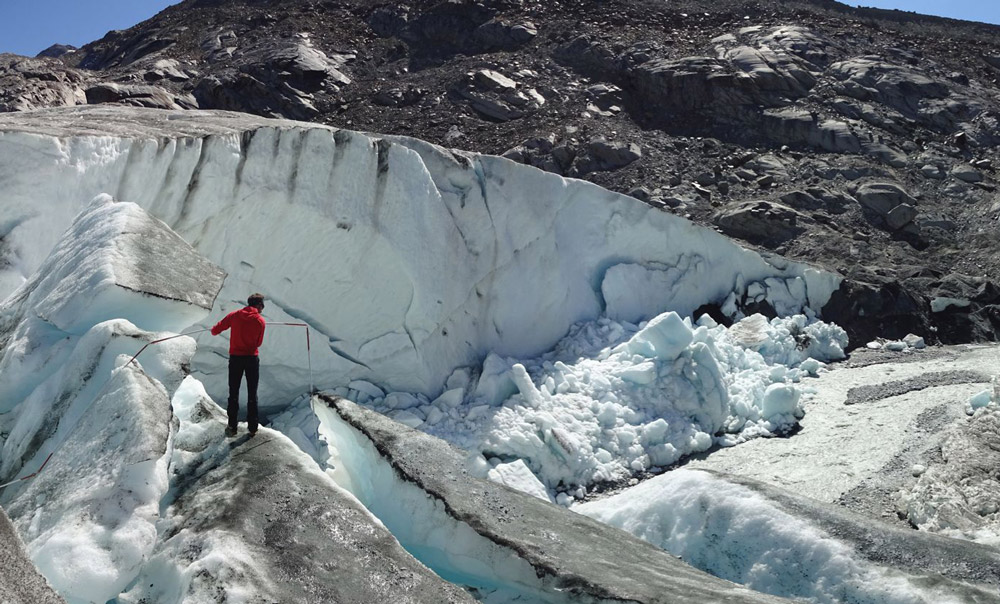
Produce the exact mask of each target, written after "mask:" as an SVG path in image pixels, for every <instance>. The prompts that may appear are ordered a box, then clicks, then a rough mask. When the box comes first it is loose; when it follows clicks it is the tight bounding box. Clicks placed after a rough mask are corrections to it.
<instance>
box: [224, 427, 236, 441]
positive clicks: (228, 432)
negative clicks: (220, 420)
mask: <svg viewBox="0 0 1000 604" xmlns="http://www.w3.org/2000/svg"><path fill="white" fill-rule="evenodd" d="M226 436H228V437H230V438H231V437H233V436H236V428H234V427H232V426H226Z"/></svg>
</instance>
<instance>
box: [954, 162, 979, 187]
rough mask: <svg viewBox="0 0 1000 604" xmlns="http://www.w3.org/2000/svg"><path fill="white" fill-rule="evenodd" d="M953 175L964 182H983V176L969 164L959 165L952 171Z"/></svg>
mask: <svg viewBox="0 0 1000 604" xmlns="http://www.w3.org/2000/svg"><path fill="white" fill-rule="evenodd" d="M951 175H952V176H954V177H955V178H957V179H959V180H961V181H964V182H970V183H975V182H981V181H982V180H983V174H982V172H980V171H979V170H976V169H975V168H973V167H972V166H970V165H969V164H959V165H957V166H955V167H954V168H952V169H951Z"/></svg>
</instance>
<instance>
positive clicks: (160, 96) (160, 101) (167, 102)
mask: <svg viewBox="0 0 1000 604" xmlns="http://www.w3.org/2000/svg"><path fill="white" fill-rule="evenodd" d="M84 92H85V94H86V97H87V103H88V104H90V105H97V104H100V103H118V104H120V105H129V106H131V107H149V108H151V109H194V108H196V107H197V106H198V105H197V101H195V99H194V98H193V97H191V96H175V95H173V94H171V93H169V92H167V91H166V90H165V89H163V88H160V87H159V86H146V85H138V84H113V83H103V84H97V85H95V86H91V87H89V88H87V89H86V90H85V91H84Z"/></svg>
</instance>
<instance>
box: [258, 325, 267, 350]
mask: <svg viewBox="0 0 1000 604" xmlns="http://www.w3.org/2000/svg"><path fill="white" fill-rule="evenodd" d="M265 327H267V323H265V322H264V319H261V320H260V335H259V336H257V346H256V348H260V345H261V344H263V343H264V328H265Z"/></svg>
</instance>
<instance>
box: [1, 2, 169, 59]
mask: <svg viewBox="0 0 1000 604" xmlns="http://www.w3.org/2000/svg"><path fill="white" fill-rule="evenodd" d="M178 1H179V0H0V52H13V53H16V54H20V55H28V56H35V55H36V54H38V53H39V52H41V51H42V50H45V49H46V48H48V47H49V46H52V45H53V44H72V45H73V46H83V45H84V44H86V43H87V42H93V41H94V40H98V39H100V38H102V37H104V34H106V33H108V32H109V31H111V30H112V29H128V28H129V27H132V26H133V25H135V24H136V23H139V22H141V21H145V20H146V19H148V18H150V17H152V16H153V15H155V14H156V13H158V12H160V11H161V10H163V9H164V8H166V7H168V6H170V5H171V4H177V3H178Z"/></svg>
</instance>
